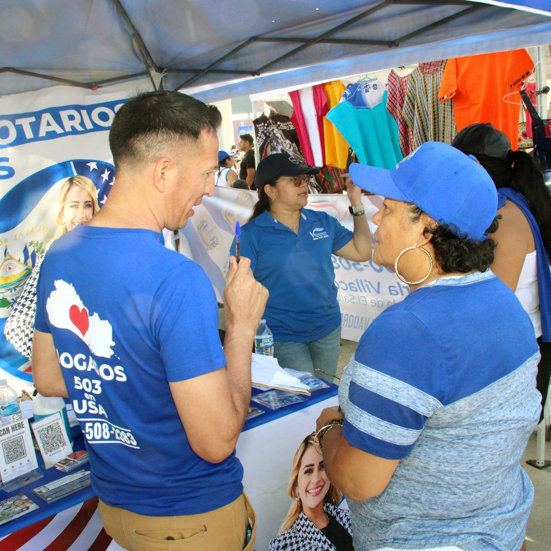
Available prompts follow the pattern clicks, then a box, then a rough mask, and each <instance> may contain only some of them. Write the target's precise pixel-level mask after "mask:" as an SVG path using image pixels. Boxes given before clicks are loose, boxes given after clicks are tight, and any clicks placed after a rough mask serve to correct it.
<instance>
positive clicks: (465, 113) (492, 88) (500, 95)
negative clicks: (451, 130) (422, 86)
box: [439, 50, 534, 150]
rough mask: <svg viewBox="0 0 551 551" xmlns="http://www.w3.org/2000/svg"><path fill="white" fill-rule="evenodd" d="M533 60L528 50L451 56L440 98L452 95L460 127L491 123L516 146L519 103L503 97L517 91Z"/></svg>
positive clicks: (441, 100)
mask: <svg viewBox="0 0 551 551" xmlns="http://www.w3.org/2000/svg"><path fill="white" fill-rule="evenodd" d="M533 68H534V62H533V61H532V58H531V57H530V56H529V55H528V53H527V52H526V50H513V51H508V52H497V53H493V54H481V55H474V56H467V57H460V58H456V59H450V60H448V63H447V65H446V69H445V71H444V76H443V78H442V85H441V87H440V92H439V99H440V102H442V103H443V104H444V105H445V104H446V103H447V102H448V101H449V100H450V99H451V98H453V101H454V113H455V121H456V123H457V129H458V130H462V129H463V128H465V127H466V126H468V125H469V124H474V123H481V122H484V123H488V122H489V123H492V124H493V125H494V126H495V127H496V128H498V129H499V130H501V131H502V132H504V133H505V134H506V135H507V137H508V138H509V139H510V140H511V149H513V150H516V149H517V143H518V123H519V115H520V104H516V102H515V101H512V102H511V101H509V102H507V101H504V100H503V99H504V96H505V95H506V94H509V93H512V92H518V91H519V90H520V88H521V85H522V82H523V81H524V80H526V79H527V78H528V77H529V76H530V74H531V73H532V71H533Z"/></svg>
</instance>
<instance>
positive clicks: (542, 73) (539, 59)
mask: <svg viewBox="0 0 551 551" xmlns="http://www.w3.org/2000/svg"><path fill="white" fill-rule="evenodd" d="M546 69H547V57H546V56H545V46H538V47H537V48H536V90H538V91H541V90H543V88H544V86H545V84H546V80H547V79H546V72H547V70H546ZM536 100H537V105H536V110H537V111H538V115H539V116H540V117H541V118H542V119H546V118H547V94H538V95H537V96H536Z"/></svg>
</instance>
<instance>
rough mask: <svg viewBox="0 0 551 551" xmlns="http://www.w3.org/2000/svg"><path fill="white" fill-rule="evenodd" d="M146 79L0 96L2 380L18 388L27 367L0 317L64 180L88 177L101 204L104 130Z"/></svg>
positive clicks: (107, 173) (107, 156) (41, 238)
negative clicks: (106, 86)
mask: <svg viewBox="0 0 551 551" xmlns="http://www.w3.org/2000/svg"><path fill="white" fill-rule="evenodd" d="M149 88H150V85H149V83H148V82H144V81H142V82H139V83H137V84H136V83H133V84H132V85H131V86H129V85H126V86H118V87H116V88H115V89H109V91H108V92H106V91H104V90H96V91H92V90H87V89H81V88H73V87H66V86H57V87H53V88H47V89H45V90H41V91H38V92H27V93H23V94H16V95H12V96H4V97H1V98H0V378H6V379H8V381H9V384H10V385H11V386H13V387H14V388H16V389H17V390H20V389H21V388H26V387H28V386H30V385H31V381H32V367H31V365H30V362H28V361H27V360H26V359H25V358H24V357H23V356H20V355H19V354H18V353H17V352H16V350H15V349H14V348H13V346H12V345H11V344H10V343H8V342H7V341H6V340H5V338H4V326H5V323H6V318H7V316H8V315H9V313H10V311H11V306H12V304H13V303H14V301H15V300H16V299H17V297H18V296H19V294H20V293H21V291H22V289H23V286H24V284H25V281H26V279H27V278H28V276H29V275H30V273H31V271H32V268H33V267H34V265H35V262H36V255H37V254H40V253H41V252H43V251H44V248H45V246H46V245H47V243H48V242H49V241H50V240H51V238H52V236H53V234H54V233H55V230H56V227H57V226H56V223H55V221H54V216H55V211H56V202H57V197H58V192H59V189H60V187H61V185H62V184H63V182H65V180H66V179H67V178H68V177H70V176H74V175H75V174H80V175H84V176H87V177H88V178H90V179H91V180H92V181H93V182H94V184H95V186H96V188H97V194H98V201H99V203H100V207H101V205H102V204H103V203H104V202H105V199H106V197H107V195H108V193H109V190H110V189H111V186H112V185H113V182H114V179H115V171H114V167H113V164H112V156H111V152H110V150H109V141H108V131H109V128H110V127H111V123H112V121H113V117H114V116H115V113H116V111H117V110H118V109H119V107H120V106H121V105H122V104H123V103H124V102H125V101H126V99H127V98H128V97H130V96H132V95H134V94H135V93H137V92H138V91H145V90H147V89H149Z"/></svg>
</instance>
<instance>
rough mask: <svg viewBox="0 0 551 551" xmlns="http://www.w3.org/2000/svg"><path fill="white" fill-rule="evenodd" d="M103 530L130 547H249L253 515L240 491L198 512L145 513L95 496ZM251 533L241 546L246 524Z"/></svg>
mask: <svg viewBox="0 0 551 551" xmlns="http://www.w3.org/2000/svg"><path fill="white" fill-rule="evenodd" d="M98 509H99V511H100V513H101V518H102V521H103V526H104V528H105V531H106V532H107V533H108V534H109V535H110V536H111V537H112V538H113V539H114V540H115V541H116V542H117V543H118V544H119V545H120V546H121V547H124V548H125V549H128V550H130V551H180V550H183V551H242V550H246V551H253V549H254V542H255V539H256V515H255V512H254V509H253V508H252V506H251V504H250V502H249V500H248V498H247V496H246V495H245V494H244V493H243V494H241V495H240V496H239V497H238V498H237V499H236V500H235V501H233V502H231V503H229V504H228V505H225V506H224V507H220V508H219V509H215V510H214V511H209V512H208V513H203V514H199V515H186V516H176V517H148V516H144V515H138V514H136V513H132V512H130V511H127V510H126V509H120V508H118V507H110V506H109V505H106V504H105V503H103V501H101V500H99V504H98ZM249 525H250V527H251V529H252V537H251V539H250V541H249V543H248V544H247V545H246V546H245V539H246V533H247V527H248V526H249Z"/></svg>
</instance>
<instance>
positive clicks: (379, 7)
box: [256, 0, 396, 74]
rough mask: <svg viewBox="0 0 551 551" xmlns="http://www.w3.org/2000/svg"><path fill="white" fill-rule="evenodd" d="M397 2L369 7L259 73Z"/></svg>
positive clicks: (258, 70)
mask: <svg viewBox="0 0 551 551" xmlns="http://www.w3.org/2000/svg"><path fill="white" fill-rule="evenodd" d="M395 3H396V1H395V0H384V2H381V3H380V4H377V5H376V6H373V7H372V8H371V9H369V10H367V11H364V12H363V13H360V14H359V15H357V16H356V17H353V18H352V19H349V20H348V21H345V22H344V23H342V24H341V25H338V26H337V27H335V28H333V29H331V30H329V31H327V32H325V33H323V34H322V35H321V36H318V37H317V38H313V39H312V40H311V41H310V42H308V43H307V44H302V45H301V46H299V47H298V48H295V49H294V50H291V51H290V52H288V53H286V54H285V55H282V56H281V57H278V58H277V59H274V60H273V61H271V62H270V63H267V64H266V65H263V66H262V67H260V69H257V71H256V72H257V73H259V74H260V73H263V72H265V71H266V69H269V68H270V67H272V66H273V65H276V64H278V63H279V62H280V61H283V60H284V59H287V58H288V57H291V56H293V55H295V54H297V53H298V52H301V51H302V50H305V49H306V48H309V47H310V46H314V45H315V44H318V43H319V42H320V41H321V40H323V39H324V38H327V37H329V36H331V35H332V34H335V33H337V32H339V31H340V30H342V29H345V28H347V27H350V25H353V24H354V23H356V22H357V21H360V20H361V19H365V18H366V17H368V16H369V15H371V14H372V13H375V12H378V11H379V10H382V9H383V8H386V7H387V6H391V5H393V4H395Z"/></svg>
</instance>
